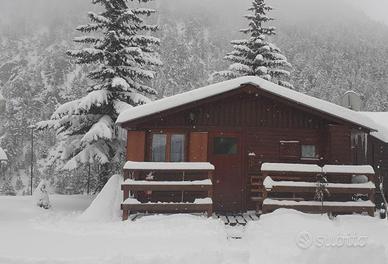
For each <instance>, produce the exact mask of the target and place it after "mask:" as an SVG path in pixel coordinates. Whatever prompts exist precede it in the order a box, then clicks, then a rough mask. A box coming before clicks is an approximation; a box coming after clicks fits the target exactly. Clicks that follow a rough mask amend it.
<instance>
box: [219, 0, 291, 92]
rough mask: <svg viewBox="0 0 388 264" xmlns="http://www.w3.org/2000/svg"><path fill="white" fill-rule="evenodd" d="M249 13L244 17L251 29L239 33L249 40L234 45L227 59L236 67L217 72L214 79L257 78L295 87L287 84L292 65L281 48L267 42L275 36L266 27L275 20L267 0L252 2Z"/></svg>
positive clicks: (270, 28)
mask: <svg viewBox="0 0 388 264" xmlns="http://www.w3.org/2000/svg"><path fill="white" fill-rule="evenodd" d="M248 10H249V11H250V12H251V14H248V15H245V18H247V19H248V21H249V26H248V28H246V29H241V30H240V32H242V33H244V34H246V35H248V36H249V38H247V39H243V40H234V41H232V42H231V44H232V45H233V51H232V52H230V53H228V54H227V55H226V56H225V59H226V60H228V61H230V62H232V63H233V64H231V65H230V66H229V69H228V70H226V71H221V72H217V73H215V76H216V77H217V76H220V77H222V78H227V79H231V78H236V77H239V76H247V75H254V76H259V77H261V78H264V79H266V80H269V81H272V82H274V83H277V84H279V85H282V86H285V87H288V88H293V86H292V84H290V83H289V82H287V81H285V79H287V78H288V77H289V75H290V72H289V71H288V70H287V69H289V68H291V67H292V66H291V64H290V63H289V62H288V61H287V58H286V57H285V56H284V55H282V54H281V51H280V49H279V48H278V47H276V46H275V45H274V44H272V43H270V42H269V41H268V40H267V37H270V36H273V35H275V28H274V27H272V26H266V25H265V24H266V23H267V22H269V21H272V20H273V18H271V17H269V16H268V15H267V13H268V12H269V11H271V10H272V7H270V6H268V5H266V4H265V2H264V0H253V2H252V7H251V8H249V9H248Z"/></svg>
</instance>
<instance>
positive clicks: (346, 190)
mask: <svg viewBox="0 0 388 264" xmlns="http://www.w3.org/2000/svg"><path fill="white" fill-rule="evenodd" d="M262 172H263V177H265V179H264V181H263V200H262V207H261V209H262V211H263V213H267V212H271V211H273V210H276V209H278V208H290V209H295V210H299V211H303V212H308V213H322V212H328V213H344V214H348V213H363V212H366V213H368V214H369V215H370V216H373V215H374V209H375V204H374V195H375V188H376V186H375V184H374V182H373V179H374V170H373V168H372V167H371V166H350V165H325V166H323V167H322V168H321V167H318V166H316V165H308V164H279V163H276V164H263V166H262ZM299 173H301V174H300V175H299V176H298V177H297V178H296V180H295V181H294V179H293V181H291V180H285V178H284V177H279V174H280V175H285V174H299ZM320 176H324V177H325V179H326V180H328V181H329V182H323V183H322V184H323V186H324V193H323V195H324V197H323V201H317V200H316V199H315V198H316V197H315V196H316V192H317V188H318V183H317V181H318V180H319V178H320ZM353 176H364V178H365V179H367V181H366V182H363V183H352V177H353ZM331 181H334V182H331ZM360 195H361V196H363V197H364V199H366V200H360V201H356V200H354V197H355V196H360Z"/></svg>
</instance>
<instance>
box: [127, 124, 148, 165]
mask: <svg viewBox="0 0 388 264" xmlns="http://www.w3.org/2000/svg"><path fill="white" fill-rule="evenodd" d="M145 138H146V137H145V132H144V131H128V134H127V160H130V161H144V157H145V155H144V154H145Z"/></svg>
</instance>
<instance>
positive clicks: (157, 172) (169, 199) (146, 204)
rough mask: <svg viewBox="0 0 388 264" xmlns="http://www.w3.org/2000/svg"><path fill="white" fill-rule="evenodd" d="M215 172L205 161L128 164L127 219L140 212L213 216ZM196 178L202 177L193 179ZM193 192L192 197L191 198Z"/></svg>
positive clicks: (124, 190)
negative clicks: (201, 213)
mask: <svg viewBox="0 0 388 264" xmlns="http://www.w3.org/2000/svg"><path fill="white" fill-rule="evenodd" d="M213 171H214V166H213V165H211V164H210V163H202V162H174V163H173V162H132V161H128V162H127V163H126V164H125V166H124V174H125V181H124V183H123V184H122V185H121V189H122V191H123V196H124V201H123V203H122V204H121V209H122V210H123V220H126V219H128V216H129V215H130V214H131V213H137V212H149V213H182V212H189V213H194V212H207V214H208V216H210V215H211V214H212V212H213V202H212V195H213V184H212V181H211V179H212V172H213ZM194 175H195V176H194ZM193 177H201V178H197V179H195V180H193ZM177 178H179V180H178V179H177ZM161 193H164V194H165V195H161ZM177 193H178V194H180V195H177ZM189 193H190V194H191V195H189V196H188V197H187V194H189ZM144 194H145V195H144ZM205 196H206V197H205Z"/></svg>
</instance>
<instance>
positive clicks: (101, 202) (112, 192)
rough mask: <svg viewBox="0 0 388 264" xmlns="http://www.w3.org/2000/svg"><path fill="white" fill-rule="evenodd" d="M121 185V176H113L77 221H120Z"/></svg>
mask: <svg viewBox="0 0 388 264" xmlns="http://www.w3.org/2000/svg"><path fill="white" fill-rule="evenodd" d="M122 183H123V177H122V176H121V175H113V176H112V177H111V178H110V179H109V180H108V182H107V183H106V184H105V186H104V188H102V190H101V192H100V193H99V194H98V195H97V197H96V198H95V199H94V201H93V202H92V204H91V205H90V206H89V208H88V209H86V210H85V212H84V213H83V214H82V215H80V217H79V220H81V221H98V222H104V221H115V220H120V219H121V209H120V205H121V202H122V201H123V194H122V191H121V184H122Z"/></svg>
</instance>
